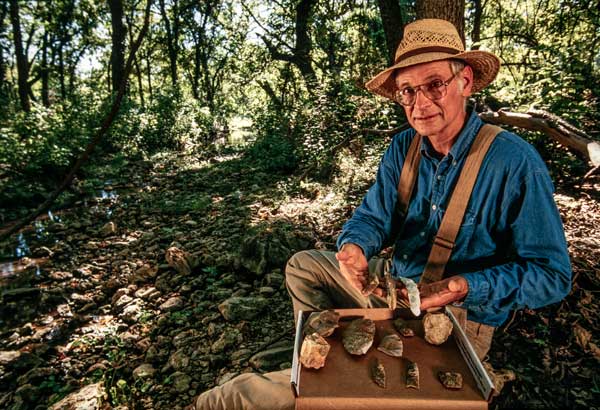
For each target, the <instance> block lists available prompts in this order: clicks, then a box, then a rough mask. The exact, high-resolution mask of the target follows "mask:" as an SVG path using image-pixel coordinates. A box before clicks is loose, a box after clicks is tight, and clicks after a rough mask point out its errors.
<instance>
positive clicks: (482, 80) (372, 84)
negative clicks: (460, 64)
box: [365, 50, 500, 99]
mask: <svg viewBox="0 0 600 410" xmlns="http://www.w3.org/2000/svg"><path fill="white" fill-rule="evenodd" d="M441 60H461V61H464V62H465V63H467V64H468V65H469V66H470V67H471V68H472V69H473V88H472V92H473V93H476V92H479V91H481V90H483V89H484V88H485V87H487V86H488V85H489V84H490V83H491V82H492V81H494V79H495V78H496V75H498V71H499V70H500V59H499V58H498V57H497V56H496V55H494V54H492V53H489V52H487V51H479V50H473V51H465V52H462V53H459V54H450V53H443V52H431V53H422V54H418V55H415V56H412V57H409V58H406V59H403V60H402V61H400V62H399V63H398V64H394V65H393V66H391V67H389V68H386V69H385V70H383V71H382V72H380V73H379V74H377V75H376V76H375V77H373V78H372V79H371V80H369V81H368V82H367V83H366V84H365V87H366V88H367V90H369V91H371V92H374V93H375V94H379V95H381V96H383V97H386V98H389V99H393V98H394V91H395V90H396V84H395V76H394V73H395V72H396V70H398V69H401V68H406V67H410V66H414V65H417V64H424V63H430V62H433V61H441Z"/></svg>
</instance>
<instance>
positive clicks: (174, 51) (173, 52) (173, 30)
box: [159, 0, 180, 87]
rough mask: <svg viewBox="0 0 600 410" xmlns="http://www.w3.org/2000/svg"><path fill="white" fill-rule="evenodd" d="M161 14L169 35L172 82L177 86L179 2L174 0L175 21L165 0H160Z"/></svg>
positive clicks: (172, 8) (168, 45) (173, 12)
mask: <svg viewBox="0 0 600 410" xmlns="http://www.w3.org/2000/svg"><path fill="white" fill-rule="evenodd" d="M159 3H160V14H161V17H162V21H163V23H164V25H165V34H166V36H167V49H168V51H169V67H170V69H171V83H172V84H173V86H174V87H176V86H177V56H178V53H179V19H180V17H179V2H178V0H173V6H172V7H171V10H172V17H173V23H172V24H171V20H170V19H169V13H168V11H167V9H166V8H165V0H160V1H159Z"/></svg>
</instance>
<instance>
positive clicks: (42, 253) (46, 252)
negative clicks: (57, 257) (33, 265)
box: [32, 246, 54, 258]
mask: <svg viewBox="0 0 600 410" xmlns="http://www.w3.org/2000/svg"><path fill="white" fill-rule="evenodd" d="M32 255H33V256H35V257H36V258H46V257H47V258H51V257H52V256H54V252H53V251H52V250H50V249H49V248H47V247H45V246H40V247H39V248H35V249H34V250H33V252H32Z"/></svg>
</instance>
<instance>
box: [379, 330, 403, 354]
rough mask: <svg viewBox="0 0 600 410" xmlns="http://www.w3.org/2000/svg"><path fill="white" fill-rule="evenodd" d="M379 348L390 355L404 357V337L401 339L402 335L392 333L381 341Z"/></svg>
mask: <svg viewBox="0 0 600 410" xmlns="http://www.w3.org/2000/svg"><path fill="white" fill-rule="evenodd" d="M377 350H379V351H380V352H383V353H385V354H387V355H389V356H393V357H402V351H403V350H404V345H403V344H402V339H400V336H398V335H397V334H395V333H390V334H389V335H386V336H384V338H383V339H381V343H379V347H377Z"/></svg>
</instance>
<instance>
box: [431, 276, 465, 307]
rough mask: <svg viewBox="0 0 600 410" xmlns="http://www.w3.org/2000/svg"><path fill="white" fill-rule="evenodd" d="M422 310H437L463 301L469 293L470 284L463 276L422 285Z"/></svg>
mask: <svg viewBox="0 0 600 410" xmlns="http://www.w3.org/2000/svg"><path fill="white" fill-rule="evenodd" d="M420 293H421V310H426V309H435V308H441V307H443V306H446V305H448V304H450V303H452V302H456V301H459V300H462V299H463V298H464V297H465V296H467V293H469V283H468V282H467V280H466V279H465V278H463V277H462V276H453V277H450V278H446V279H443V280H440V281H438V282H433V283H429V284H427V285H421V287H420Z"/></svg>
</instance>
